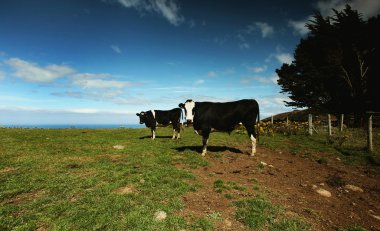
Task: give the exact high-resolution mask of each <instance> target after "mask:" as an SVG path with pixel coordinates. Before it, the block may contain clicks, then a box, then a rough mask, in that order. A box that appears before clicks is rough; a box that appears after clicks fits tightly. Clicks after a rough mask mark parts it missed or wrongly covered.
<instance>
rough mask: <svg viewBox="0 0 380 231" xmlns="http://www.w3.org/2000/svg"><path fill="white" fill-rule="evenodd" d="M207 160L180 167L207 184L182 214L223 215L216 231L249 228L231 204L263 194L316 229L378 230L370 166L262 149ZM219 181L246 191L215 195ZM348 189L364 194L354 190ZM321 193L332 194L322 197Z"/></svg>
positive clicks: (379, 207)
mask: <svg viewBox="0 0 380 231" xmlns="http://www.w3.org/2000/svg"><path fill="white" fill-rule="evenodd" d="M242 150H245V147H243V148H242ZM321 155H323V154H321ZM205 158H206V159H207V160H208V161H209V162H210V166H208V167H204V168H198V169H190V168H187V167H184V166H178V167H179V168H186V169H187V170H189V171H191V172H192V173H193V174H194V175H196V176H197V182H198V183H200V184H201V185H202V186H203V187H202V188H200V189H198V190H197V191H196V192H190V193H188V194H187V195H185V196H184V198H183V200H184V202H185V204H186V206H185V208H184V209H183V210H182V211H181V212H180V215H181V216H183V217H185V218H186V219H187V220H190V221H191V220H193V219H194V218H201V217H208V216H210V214H213V213H219V214H221V217H222V218H223V219H222V220H220V221H215V222H214V224H215V225H216V227H215V228H216V229H217V230H246V227H244V226H243V224H241V223H240V222H239V221H237V220H236V219H235V218H234V214H235V211H236V210H235V209H236V208H235V206H234V204H233V203H234V201H236V200H240V199H244V198H246V197H255V196H256V195H258V194H260V195H264V196H265V198H267V199H268V200H270V201H271V202H272V203H273V204H275V205H279V206H281V207H282V208H284V209H285V213H284V214H285V216H300V217H303V218H305V219H306V221H307V222H308V223H309V224H311V226H312V228H313V229H314V230H336V229H338V228H342V227H347V226H351V225H360V226H362V227H364V228H366V229H368V230H380V221H379V220H378V217H379V216H380V180H379V179H380V178H379V177H380V176H379V174H378V173H376V172H375V171H373V170H371V169H370V168H363V167H353V166H347V165H344V164H343V163H342V162H341V161H339V159H336V158H333V157H331V158H328V161H327V164H326V163H324V164H320V163H318V162H317V161H315V160H313V159H310V158H301V157H297V156H294V155H291V154H290V153H284V152H275V151H271V150H269V149H266V148H264V147H260V146H259V147H258V151H257V154H256V156H255V157H250V156H248V155H246V154H237V153H232V152H229V151H225V152H222V155H220V153H215V152H214V153H213V152H209V153H208V154H207V155H206V157H205ZM216 180H222V181H224V182H236V183H237V184H238V185H241V186H244V187H246V188H247V190H232V191H231V190H229V191H228V192H226V193H228V194H230V196H232V198H231V197H226V195H225V193H224V192H222V193H220V192H216V190H215V188H214V182H215V181H216ZM347 185H354V186H356V187H358V188H360V189H362V190H357V191H354V190H350V189H349V188H347ZM317 189H323V190H325V191H328V192H329V193H331V196H330V197H327V196H321V195H320V194H318V193H317ZM323 190H322V191H323Z"/></svg>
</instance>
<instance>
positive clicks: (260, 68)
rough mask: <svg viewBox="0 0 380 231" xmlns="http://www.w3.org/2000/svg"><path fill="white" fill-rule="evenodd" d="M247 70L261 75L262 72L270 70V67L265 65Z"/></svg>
mask: <svg viewBox="0 0 380 231" xmlns="http://www.w3.org/2000/svg"><path fill="white" fill-rule="evenodd" d="M247 69H248V70H249V71H250V72H253V73H261V72H264V71H266V70H267V69H268V66H266V65H264V66H261V67H247Z"/></svg>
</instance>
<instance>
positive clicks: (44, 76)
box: [5, 58, 75, 83]
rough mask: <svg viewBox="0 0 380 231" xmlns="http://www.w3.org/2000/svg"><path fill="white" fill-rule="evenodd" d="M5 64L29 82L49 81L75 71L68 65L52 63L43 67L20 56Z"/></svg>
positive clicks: (18, 76)
mask: <svg viewBox="0 0 380 231" xmlns="http://www.w3.org/2000/svg"><path fill="white" fill-rule="evenodd" d="M5 64H7V65H9V66H10V67H11V68H12V69H13V70H14V73H13V74H12V75H13V76H15V77H17V78H20V79H23V80H26V81H29V82H37V83H49V82H52V81H54V80H56V79H58V78H62V77H65V76H68V75H70V74H73V73H75V70H74V69H73V68H71V67H69V66H66V65H56V64H52V65H47V66H45V67H41V66H39V65H38V64H36V63H32V62H28V61H25V60H22V59H19V58H10V59H8V60H6V61H5Z"/></svg>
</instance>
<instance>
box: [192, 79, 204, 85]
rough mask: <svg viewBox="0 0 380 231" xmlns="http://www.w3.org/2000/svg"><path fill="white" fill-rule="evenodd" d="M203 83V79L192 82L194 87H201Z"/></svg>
mask: <svg viewBox="0 0 380 231" xmlns="http://www.w3.org/2000/svg"><path fill="white" fill-rule="evenodd" d="M204 83H205V81H204V80H203V79H198V80H197V81H195V82H194V85H201V84H204Z"/></svg>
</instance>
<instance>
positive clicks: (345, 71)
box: [276, 5, 380, 113]
mask: <svg viewBox="0 0 380 231" xmlns="http://www.w3.org/2000/svg"><path fill="white" fill-rule="evenodd" d="M334 13H335V14H334V16H332V17H326V18H324V17H323V16H322V15H321V14H320V13H316V14H315V15H314V17H313V19H312V20H310V21H309V22H308V23H307V24H306V26H307V27H308V29H309V30H310V33H309V35H308V36H307V37H306V38H304V39H301V41H300V43H299V44H298V45H297V47H296V50H295V53H294V61H293V62H292V63H291V64H290V65H289V64H283V65H282V66H281V68H280V69H277V70H276V72H277V74H278V76H279V80H278V84H279V85H280V86H281V88H282V92H283V93H288V94H289V95H290V96H289V97H290V99H291V100H292V101H290V102H286V104H287V106H292V107H308V108H315V109H318V110H323V111H328V112H331V113H363V112H365V111H369V110H375V111H379V109H380V107H379V101H380V100H379V99H380V89H377V88H378V80H379V78H380V76H379V74H380V73H379V69H380V51H379V43H380V36H379V35H378V34H379V29H380V17H379V15H378V16H377V17H374V18H371V19H369V20H367V21H365V20H363V19H362V16H361V15H360V14H359V13H358V12H357V11H355V10H353V9H351V7H350V6H349V5H346V8H345V9H344V10H343V11H341V12H338V11H336V10H334Z"/></svg>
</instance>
